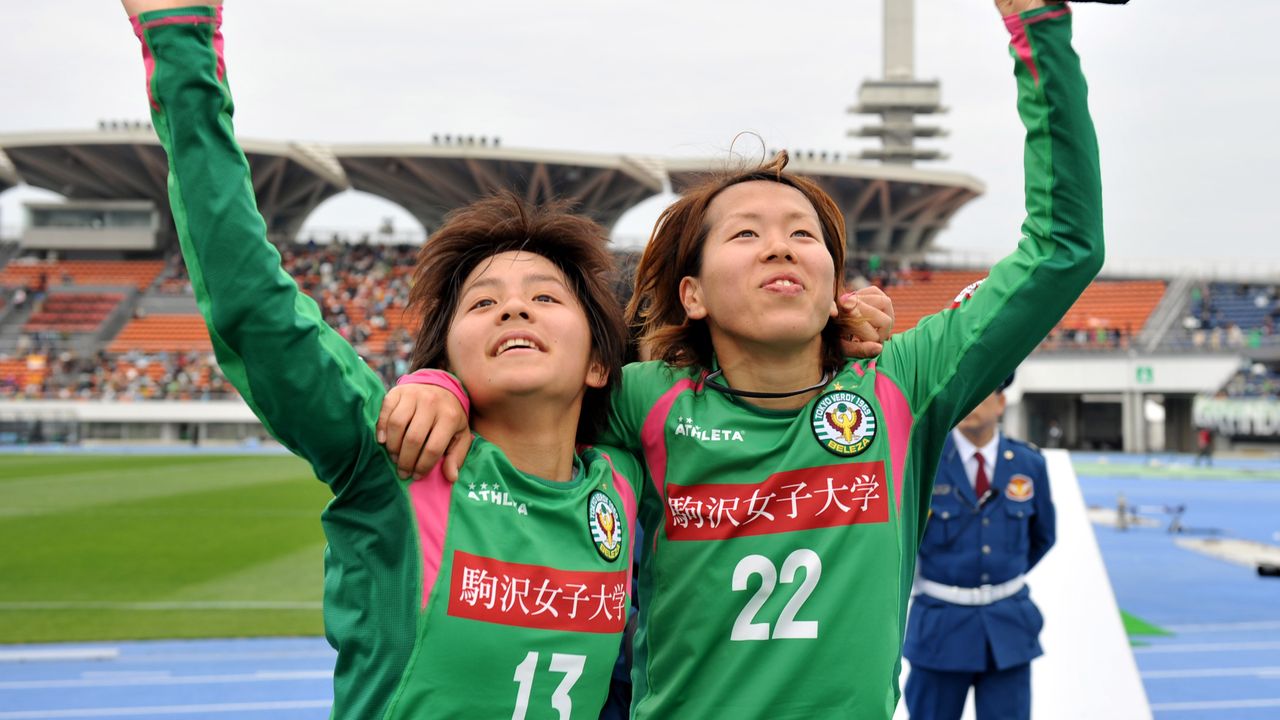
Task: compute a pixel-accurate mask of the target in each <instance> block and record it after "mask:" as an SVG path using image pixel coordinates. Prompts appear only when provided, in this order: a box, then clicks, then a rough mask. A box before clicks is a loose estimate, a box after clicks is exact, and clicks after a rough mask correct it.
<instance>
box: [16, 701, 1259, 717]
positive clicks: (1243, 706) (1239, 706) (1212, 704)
mask: <svg viewBox="0 0 1280 720" xmlns="http://www.w3.org/2000/svg"><path fill="white" fill-rule="evenodd" d="M1255 708H1280V698H1259V699H1257V700H1206V701H1203V702H1195V701H1191V702H1172V703H1151V710H1152V711H1153V712H1179V711H1186V710H1251V709H1255ZM0 717H4V716H3V715H0Z"/></svg>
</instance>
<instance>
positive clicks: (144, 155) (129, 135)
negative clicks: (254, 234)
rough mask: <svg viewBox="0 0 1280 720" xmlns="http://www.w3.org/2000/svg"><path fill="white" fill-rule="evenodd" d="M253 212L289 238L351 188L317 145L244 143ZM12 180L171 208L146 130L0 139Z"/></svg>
mask: <svg viewBox="0 0 1280 720" xmlns="http://www.w3.org/2000/svg"><path fill="white" fill-rule="evenodd" d="M241 145H242V147H243V148H244V152H245V156H246V157H247V158H248V159H249V166H250V167H251V168H252V171H253V184H254V189H255V191H256V192H257V196H258V209H259V210H260V211H261V212H262V215H263V217H264V218H266V220H267V227H268V229H269V231H270V232H272V233H282V234H289V235H292V234H294V233H296V232H297V231H298V229H299V228H300V227H302V222H303V221H304V220H305V219H306V217H307V216H308V215H309V214H311V211H312V210H314V209H315V208H316V206H317V205H319V204H320V203H321V202H323V201H324V200H325V199H326V198H328V197H329V196H331V195H333V194H335V193H338V192H340V191H342V190H345V189H347V188H348V187H349V183H348V182H347V179H346V176H345V175H343V173H342V168H341V167H340V166H339V165H338V163H337V162H336V161H335V160H334V159H333V157H332V156H330V155H329V154H328V152H327V151H326V150H325V149H324V148H323V147H318V146H308V145H303V144H300V143H284V142H270V141H261V140H242V141H241ZM0 151H3V152H4V153H6V154H8V156H9V158H10V160H12V162H13V165H14V166H15V168H16V169H17V174H18V177H19V178H20V179H21V180H23V181H25V182H26V183H27V184H29V185H34V186H36V187H39V188H44V189H46V190H52V191H53V192H56V193H59V194H61V195H64V196H66V197H68V198H71V199H76V200H139V199H145V200H150V201H151V202H153V203H155V206H156V207H157V208H160V209H161V210H164V211H167V210H168V207H169V200H168V193H167V190H166V178H167V175H168V162H167V160H166V159H165V154H164V149H163V148H162V147H161V146H160V141H159V139H157V138H156V136H155V133H154V132H153V131H152V130H151V128H150V127H147V126H145V125H137V124H132V125H130V126H129V127H126V128H121V129H112V130H105V131H89V132H42V133H32V134H26V135H4V136H0Z"/></svg>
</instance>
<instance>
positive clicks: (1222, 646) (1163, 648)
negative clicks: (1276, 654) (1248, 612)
mask: <svg viewBox="0 0 1280 720" xmlns="http://www.w3.org/2000/svg"><path fill="white" fill-rule="evenodd" d="M1239 650H1280V641H1277V642H1240V643H1180V644H1179V643H1171V644H1168V645H1144V646H1143V647H1136V648H1134V649H1133V652H1134V654H1135V655H1137V654H1140V653H1141V654H1146V653H1197V652H1235V651H1239Z"/></svg>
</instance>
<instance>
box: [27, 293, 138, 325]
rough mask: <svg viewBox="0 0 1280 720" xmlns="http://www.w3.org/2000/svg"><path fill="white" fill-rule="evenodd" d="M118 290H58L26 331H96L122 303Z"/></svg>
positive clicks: (32, 316) (33, 317)
mask: <svg viewBox="0 0 1280 720" xmlns="http://www.w3.org/2000/svg"><path fill="white" fill-rule="evenodd" d="M123 299H124V295H120V294H118V293H57V294H54V295H50V296H49V297H48V298H47V299H46V300H45V301H44V306H43V307H42V308H41V309H40V312H37V313H33V314H32V315H31V317H29V318H27V322H26V324H24V325H23V326H22V331H23V332H49V331H52V332H64V333H73V332H93V331H94V330H97V329H98V326H99V325H101V324H102V321H103V320H106V319H107V316H108V315H110V314H111V311H112V310H115V309H116V306H118V305H119V304H120V301H121V300H123Z"/></svg>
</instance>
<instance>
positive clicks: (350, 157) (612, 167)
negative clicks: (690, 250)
mask: <svg viewBox="0 0 1280 720" xmlns="http://www.w3.org/2000/svg"><path fill="white" fill-rule="evenodd" d="M334 154H335V156H336V157H337V160H338V162H339V163H341V164H342V168H343V169H344V170H345V171H346V174H347V177H349V178H350V179H351V184H352V186H353V187H355V188H356V189H357V190H363V191H365V192H368V193H372V194H374V195H378V196H381V197H384V198H387V199H388V200H391V201H392V202H395V203H397V204H398V205H400V206H402V207H403V208H404V209H405V210H408V211H409V213H410V214H411V215H413V216H414V217H415V218H417V220H418V221H419V222H421V223H422V225H423V227H425V228H426V230H427V233H428V234H429V233H431V232H433V231H434V230H435V229H436V228H438V227H440V224H441V222H442V221H443V219H444V216H445V214H447V213H448V212H449V211H450V210H452V209H454V208H457V207H460V206H462V205H466V204H468V203H470V202H473V201H475V200H478V199H480V198H482V197H484V196H486V195H491V194H493V193H494V192H497V191H499V190H511V191H513V192H515V193H516V194H518V195H520V196H521V197H523V198H524V199H526V200H528V201H529V202H531V203H543V202H547V201H549V200H554V199H564V200H569V201H571V202H572V203H573V204H574V205H575V206H576V207H577V208H578V210H579V211H580V212H582V213H584V214H586V215H588V216H589V217H591V218H593V219H594V220H596V221H597V222H599V223H600V224H601V225H604V226H605V227H606V228H611V227H613V224H614V223H615V222H617V220H618V218H619V217H621V216H622V213H624V212H626V211H627V210H629V209H630V208H632V207H634V206H635V205H637V204H639V203H640V202H642V201H644V200H646V199H648V198H650V197H652V196H653V195H656V194H657V193H659V192H661V190H662V185H663V183H662V181H663V177H662V172H661V168H660V167H659V166H658V165H656V164H655V163H653V162H651V161H645V160H641V159H635V158H630V157H626V156H622V155H599V154H587V153H575V152H562V151H535V150H514V149H508V148H503V147H499V146H498V145H496V144H490V143H488V142H485V143H483V144H477V143H476V142H475V141H474V139H470V138H468V139H466V140H463V142H460V143H452V142H451V143H444V144H440V143H436V144H431V145H344V146H337V147H335V148H334Z"/></svg>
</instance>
